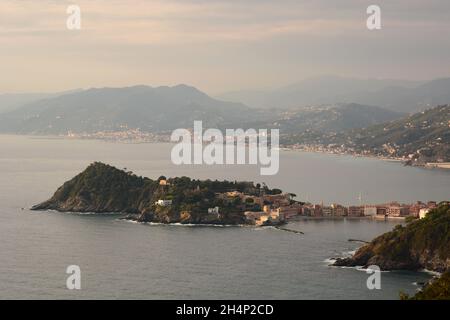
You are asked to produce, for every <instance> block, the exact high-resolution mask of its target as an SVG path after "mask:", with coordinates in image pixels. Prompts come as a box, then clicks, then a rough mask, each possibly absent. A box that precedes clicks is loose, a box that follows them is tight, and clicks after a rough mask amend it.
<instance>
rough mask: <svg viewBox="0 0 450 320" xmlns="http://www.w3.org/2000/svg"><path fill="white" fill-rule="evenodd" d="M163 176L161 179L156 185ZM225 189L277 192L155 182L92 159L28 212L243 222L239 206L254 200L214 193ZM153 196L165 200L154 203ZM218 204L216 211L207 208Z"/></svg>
mask: <svg viewBox="0 0 450 320" xmlns="http://www.w3.org/2000/svg"><path fill="white" fill-rule="evenodd" d="M161 180H164V182H165V183H160V181H161ZM228 191H239V192H244V193H246V194H250V195H259V194H260V193H262V192H264V193H266V194H271V193H279V192H281V190H279V189H273V190H271V189H269V188H268V187H267V186H266V185H260V184H256V185H254V184H253V183H252V182H245V181H244V182H238V181H217V180H196V179H191V178H188V177H177V178H169V179H166V178H165V177H163V176H161V177H160V178H159V179H157V180H152V179H148V178H143V177H138V176H136V175H135V174H133V173H132V172H126V171H125V170H119V169H117V168H114V167H112V166H109V165H106V164H103V163H100V162H95V163H93V164H91V165H90V166H89V167H88V168H87V169H86V170H85V171H83V172H82V173H80V174H79V175H77V176H76V177H74V178H73V179H72V180H70V181H68V182H66V183H64V185H63V186H61V187H60V188H59V189H58V190H57V191H56V192H55V194H54V195H53V197H52V198H51V199H49V200H48V201H45V202H43V203H41V204H39V205H36V206H34V207H33V209H34V210H48V209H52V210H58V211H63V212H67V211H73V212H97V213H103V212H122V213H130V214H135V215H137V216H136V219H138V220H141V221H155V222H164V223H172V222H181V223H226V224H240V223H244V220H245V218H244V215H243V212H244V211H245V210H260V209H261V208H259V207H258V205H257V204H254V203H251V202H242V200H241V199H240V198H239V197H234V198H231V199H228V198H223V197H219V196H218V194H222V193H225V192H228ZM158 200H171V201H172V204H171V205H170V206H159V205H156V204H155V202H157V201H158ZM216 206H218V207H220V214H219V215H218V214H209V213H208V209H209V208H214V207H216Z"/></svg>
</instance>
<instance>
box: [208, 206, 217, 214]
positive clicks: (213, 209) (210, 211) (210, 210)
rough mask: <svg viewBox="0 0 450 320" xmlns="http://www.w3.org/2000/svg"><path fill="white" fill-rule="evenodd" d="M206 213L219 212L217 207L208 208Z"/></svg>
mask: <svg viewBox="0 0 450 320" xmlns="http://www.w3.org/2000/svg"><path fill="white" fill-rule="evenodd" d="M208 213H216V214H218V213H219V207H214V208H208Z"/></svg>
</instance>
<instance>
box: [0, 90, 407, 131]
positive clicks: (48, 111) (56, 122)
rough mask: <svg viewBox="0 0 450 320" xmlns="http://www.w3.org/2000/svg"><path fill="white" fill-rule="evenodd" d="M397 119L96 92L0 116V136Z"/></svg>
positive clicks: (356, 124)
mask: <svg viewBox="0 0 450 320" xmlns="http://www.w3.org/2000/svg"><path fill="white" fill-rule="evenodd" d="M400 116H402V114H401V113H398V112H393V111H390V110H386V109H383V108H380V107H374V106H365V105H359V104H341V105H328V106H317V107H314V108H311V107H309V108H308V107H305V108H290V109H277V110H267V109H251V108H249V107H247V106H246V105H244V104H241V103H234V102H225V101H220V100H217V99H213V98H211V97H209V96H208V95H206V94H205V93H203V92H201V91H199V90H197V89H196V88H194V87H190V86H187V85H177V86H174V87H156V88H153V87H148V86H134V87H126V88H100V89H89V90H82V91H76V92H71V93H67V94H62V95H57V96H54V97H46V98H44V99H39V100H37V101H32V102H29V103H26V104H24V105H23V106H21V107H17V108H15V110H13V111H10V112H6V113H4V114H0V132H7V133H19V134H58V135H60V134H67V133H68V132H73V133H94V132H99V131H124V130H126V129H136V128H139V129H140V130H141V131H145V132H154V133H163V132H168V131H171V130H173V129H176V128H192V126H193V123H194V120H202V121H203V122H204V127H205V128H206V127H209V128H219V129H225V128H240V127H243V128H249V127H251V128H278V129H280V130H281V131H282V132H301V131H304V130H311V129H313V128H314V130H320V131H321V132H339V131H342V130H347V129H352V128H361V127H366V126H369V125H373V124H377V123H381V122H385V121H388V120H393V119H397V118H399V117H400Z"/></svg>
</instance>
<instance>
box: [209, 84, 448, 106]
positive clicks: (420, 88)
mask: <svg viewBox="0 0 450 320" xmlns="http://www.w3.org/2000/svg"><path fill="white" fill-rule="evenodd" d="M218 98H219V99H223V100H228V101H235V102H238V101H239V102H242V103H244V104H246V105H248V106H250V107H254V108H292V107H304V106H317V105H323V104H336V103H352V102H353V103H358V104H364V105H375V106H380V107H384V108H387V109H390V110H393V111H397V112H407V113H413V112H417V111H420V110H423V109H425V108H429V107H432V106H436V105H439V104H447V103H450V78H443V79H436V80H432V81H429V82H420V81H401V80H378V79H354V78H344V77H337V76H327V77H317V78H311V79H307V80H304V81H301V82H299V83H296V84H293V85H290V86H286V87H282V88H279V89H275V90H254V91H235V92H228V93H224V94H221V95H219V96H218Z"/></svg>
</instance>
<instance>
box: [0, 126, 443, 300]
mask: <svg viewBox="0 0 450 320" xmlns="http://www.w3.org/2000/svg"><path fill="white" fill-rule="evenodd" d="M172 147H173V146H172V145H171V144H168V143H118V142H106V141H97V140H75V139H65V138H52V137H33V136H13V135H0V148H1V149H0V299H398V298H399V293H400V292H405V293H408V294H413V293H414V292H415V291H416V290H417V289H418V288H420V284H422V283H424V282H426V281H427V280H428V279H430V278H431V276H432V275H431V274H430V273H429V272H426V271H423V272H406V271H392V272H382V273H381V274H380V284H381V287H380V289H369V287H370V286H369V287H368V285H367V282H368V281H370V279H369V277H370V276H371V274H368V273H367V272H366V270H362V269H358V268H339V267H332V266H330V264H331V263H332V259H334V258H337V257H343V256H347V255H349V254H351V253H352V252H354V251H355V250H356V249H357V248H358V247H359V246H361V245H362V244H361V243H359V242H352V241H349V239H359V240H363V241H370V240H371V239H373V238H374V237H376V236H378V235H380V234H383V233H384V232H387V231H389V230H392V229H393V228H394V227H395V225H397V224H398V223H401V222H399V221H374V220H369V219H300V220H298V221H291V222H289V223H288V225H287V226H286V227H287V228H289V229H293V230H298V231H302V232H303V234H297V233H292V232H285V231H282V230H278V229H275V228H272V227H263V228H256V227H249V226H227V227H223V226H182V225H159V224H139V223H132V222H128V221H124V220H121V219H119V218H120V216H119V215H116V214H102V215H97V214H78V213H58V212H53V211H47V212H34V211H30V210H29V208H30V207H31V206H32V205H34V204H37V203H40V202H42V201H44V200H47V199H48V198H50V197H51V196H52V194H53V193H54V192H55V191H56V189H57V188H58V187H59V186H60V185H62V184H63V183H64V182H65V181H67V180H69V179H71V178H72V177H73V176H75V175H76V174H78V173H79V172H81V171H82V170H84V169H85V168H86V167H87V166H88V165H89V164H90V163H92V162H94V161H102V162H105V163H108V164H111V165H114V166H116V167H118V168H120V169H126V170H127V171H133V172H134V173H136V174H138V175H142V176H146V177H150V178H157V177H159V176H161V175H164V176H167V177H175V176H182V175H184V176H190V177H193V178H201V179H220V180H223V179H227V180H245V181H254V182H255V183H266V184H267V185H268V186H269V187H271V188H280V189H282V190H283V191H286V192H292V193H295V194H296V195H297V200H301V201H309V202H313V203H322V202H323V203H326V204H330V203H340V204H344V205H350V204H358V203H359V201H362V202H363V203H367V204H376V203H383V202H388V201H399V202H404V203H409V202H414V201H417V200H422V201H428V200H434V201H442V200H448V196H449V194H450V193H449V191H450V171H446V170H443V169H425V168H416V167H404V166H402V165H401V164H400V163H397V162H389V161H382V160H378V159H373V158H362V157H353V156H347V155H329V154H320V153H308V152H300V151H288V150H286V151H281V152H280V170H279V173H278V174H276V175H273V176H261V175H260V170H259V167H258V166H256V165H223V166H220V165H214V166H207V165H179V166H177V165H174V164H173V163H172V161H171V159H170V154H171V149H172ZM73 265H75V266H78V267H79V269H80V283H81V288H80V289H79V290H76V289H75V290H69V289H68V286H67V282H68V278H69V277H70V276H71V274H68V273H66V271H67V268H68V267H69V266H73Z"/></svg>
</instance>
